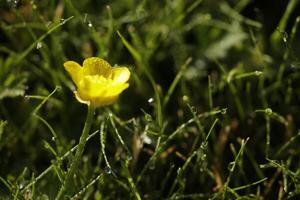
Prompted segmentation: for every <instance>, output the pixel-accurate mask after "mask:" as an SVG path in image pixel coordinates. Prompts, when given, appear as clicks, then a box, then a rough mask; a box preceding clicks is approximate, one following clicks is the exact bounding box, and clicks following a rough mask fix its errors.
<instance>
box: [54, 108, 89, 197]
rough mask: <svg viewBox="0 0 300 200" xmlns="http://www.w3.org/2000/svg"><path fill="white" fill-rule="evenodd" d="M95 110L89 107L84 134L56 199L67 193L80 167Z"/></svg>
mask: <svg viewBox="0 0 300 200" xmlns="http://www.w3.org/2000/svg"><path fill="white" fill-rule="evenodd" d="M94 111H95V108H94V107H93V106H89V107H88V114H87V117H86V121H85V124H84V128H83V130H82V134H81V137H80V140H79V144H78V147H77V151H76V153H75V156H74V158H73V160H72V163H71V166H70V168H69V170H68V172H67V174H66V177H65V180H64V182H63V183H62V185H61V187H60V190H59V192H58V194H57V196H56V198H55V199H56V200H60V199H61V198H62V195H63V194H64V193H65V191H66V190H68V188H69V185H70V182H71V180H72V178H73V176H74V174H75V171H76V169H77V168H78V165H79V161H80V160H81V159H80V158H81V155H82V153H83V150H84V146H85V143H86V139H87V137H88V135H89V132H90V129H91V125H92V122H93V116H94Z"/></svg>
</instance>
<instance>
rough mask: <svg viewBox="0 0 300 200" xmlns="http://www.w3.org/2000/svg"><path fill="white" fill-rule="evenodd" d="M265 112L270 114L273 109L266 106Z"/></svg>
mask: <svg viewBox="0 0 300 200" xmlns="http://www.w3.org/2000/svg"><path fill="white" fill-rule="evenodd" d="M265 112H266V114H268V115H270V114H272V112H273V111H272V109H271V108H267V109H265Z"/></svg>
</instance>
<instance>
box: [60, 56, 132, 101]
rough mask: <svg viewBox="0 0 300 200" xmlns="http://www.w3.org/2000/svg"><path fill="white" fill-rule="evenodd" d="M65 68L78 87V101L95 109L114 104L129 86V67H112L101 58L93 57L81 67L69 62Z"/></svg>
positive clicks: (76, 93)
mask: <svg viewBox="0 0 300 200" xmlns="http://www.w3.org/2000/svg"><path fill="white" fill-rule="evenodd" d="M64 67H65V69H66V70H67V72H68V73H69V74H70V76H71V78H72V80H73V82H74V83H75V85H76V87H77V91H75V92H74V94H75V96H76V99H77V100H78V101H79V102H81V103H84V104H88V105H91V106H94V107H99V106H105V105H109V104H112V103H114V102H115V101H116V100H117V99H118V96H119V95H120V94H121V92H123V91H124V90H125V89H126V88H128V87H129V84H128V83H126V82H127V81H128V79H129V77H130V71H129V70H128V68H127V67H113V68H112V67H111V66H110V64H109V63H108V62H106V61H105V60H103V59H101V58H96V57H91V58H87V59H85V60H84V62H83V66H80V65H79V64H78V63H76V62H74V61H67V62H65V63H64Z"/></svg>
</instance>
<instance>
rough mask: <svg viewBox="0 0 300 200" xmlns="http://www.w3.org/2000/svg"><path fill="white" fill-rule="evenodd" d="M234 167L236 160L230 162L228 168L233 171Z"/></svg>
mask: <svg viewBox="0 0 300 200" xmlns="http://www.w3.org/2000/svg"><path fill="white" fill-rule="evenodd" d="M234 167H235V165H234V162H230V163H229V164H228V167H227V168H228V170H229V171H230V172H233V171H234Z"/></svg>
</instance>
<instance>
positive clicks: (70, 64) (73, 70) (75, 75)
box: [64, 61, 83, 87]
mask: <svg viewBox="0 0 300 200" xmlns="http://www.w3.org/2000/svg"><path fill="white" fill-rule="evenodd" d="M64 67H65V69H66V71H67V72H68V73H69V74H70V76H71V78H72V80H73V82H74V83H75V85H76V86H77V87H78V85H79V82H80V80H81V78H82V75H83V74H82V67H81V66H80V65H79V64H78V63H76V62H74V61H67V62H65V63H64Z"/></svg>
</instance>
